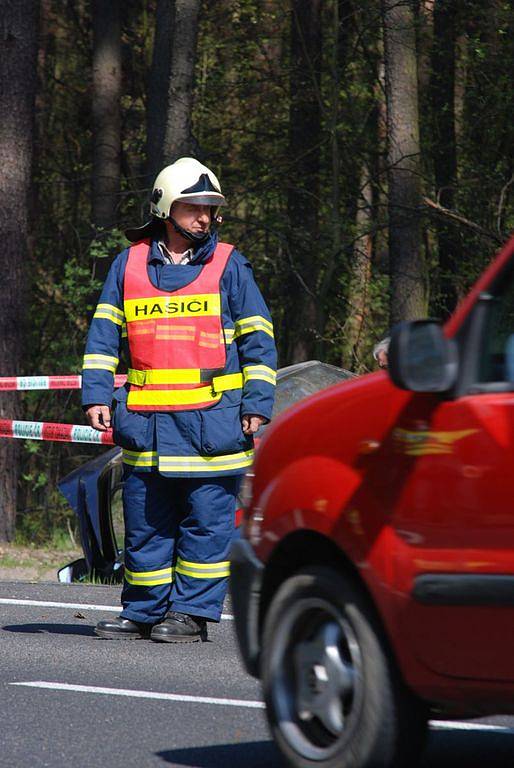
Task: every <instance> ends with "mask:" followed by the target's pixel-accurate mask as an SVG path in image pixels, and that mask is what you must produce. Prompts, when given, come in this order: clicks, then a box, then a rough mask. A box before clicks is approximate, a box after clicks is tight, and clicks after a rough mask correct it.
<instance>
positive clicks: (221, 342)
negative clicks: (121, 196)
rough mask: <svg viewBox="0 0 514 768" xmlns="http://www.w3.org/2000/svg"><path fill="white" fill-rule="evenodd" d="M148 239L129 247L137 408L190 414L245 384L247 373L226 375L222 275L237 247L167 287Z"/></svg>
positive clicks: (128, 305)
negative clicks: (150, 266)
mask: <svg viewBox="0 0 514 768" xmlns="http://www.w3.org/2000/svg"><path fill="white" fill-rule="evenodd" d="M149 248H150V242H149V241H148V240H143V241H141V242H139V243H136V245H133V246H132V247H131V248H130V249H129V254H128V260H127V266H126V269H125V277H124V306H123V308H124V313H125V322H126V324H127V336H128V343H129V350H130V357H131V361H132V366H133V367H132V368H130V369H129V371H128V382H129V383H130V390H129V393H128V397H127V408H128V409H129V410H131V411H185V410H192V409H199V408H207V407H208V406H209V405H213V404H214V403H217V402H219V400H220V399H221V396H222V394H223V392H224V391H225V390H228V389H241V388H242V386H243V377H242V374H241V373H233V374H225V375H223V369H224V367H225V363H226V346H225V334H224V331H223V325H222V321H221V289H220V284H221V278H222V276H223V272H224V270H225V267H226V265H227V263H228V260H229V258H230V254H231V253H232V251H233V246H232V245H229V244H228V243H218V245H217V246H216V250H215V251H214V253H213V255H212V257H211V258H210V259H209V261H208V262H206V263H205V264H204V265H203V267H202V269H201V270H200V273H199V275H198V277H196V279H195V280H193V281H192V282H191V283H188V285H185V286H184V287H182V288H178V289H177V290H176V291H161V290H159V289H158V288H155V286H154V285H152V283H151V282H150V279H149V277H148V270H147V260H148V252H149Z"/></svg>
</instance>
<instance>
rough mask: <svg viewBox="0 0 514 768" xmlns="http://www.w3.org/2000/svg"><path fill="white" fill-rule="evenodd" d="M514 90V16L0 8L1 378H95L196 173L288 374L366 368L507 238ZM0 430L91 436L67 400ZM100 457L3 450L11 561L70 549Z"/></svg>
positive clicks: (375, 2) (1, 504) (0, 510)
mask: <svg viewBox="0 0 514 768" xmlns="http://www.w3.org/2000/svg"><path fill="white" fill-rule="evenodd" d="M513 72H514V14H513V3H512V2H510V1H509V2H504V1H502V0H480V2H478V0H477V1H475V0H417V1H415V2H411V1H410V0H400V1H399V2H398V1H397V2H395V1H394V0H382V2H379V0H359V2H356V1H355V0H203V1H202V0H149V1H148V2H142V1H141V0H125V2H121V0H91V2H86V0H41V2H37V0H0V107H1V114H2V118H1V120H0V168H1V171H0V236H1V241H2V250H1V253H0V269H1V274H2V290H3V295H2V313H1V314H0V376H13V375H23V374H27V375H31V374H58V373H79V372H80V370H81V362H82V354H83V349H84V343H85V336H86V332H87V325H88V319H89V318H90V316H91V312H92V309H93V307H94V304H95V301H96V299H97V297H98V293H99V289H100V286H101V282H102V279H103V277H104V276H105V274H106V271H107V269H108V266H109V263H110V260H111V259H112V257H113V256H114V255H115V254H116V253H117V252H118V251H119V250H121V249H123V248H124V247H125V246H126V245H127V242H126V240H125V238H124V236H123V228H124V226H126V225H128V224H131V225H134V224H139V223H142V222H143V221H144V220H145V217H146V216H147V213H148V199H149V192H150V190H151V184H152V181H153V178H154V176H155V175H156V173H157V171H158V170H159V169H160V168H161V167H162V166H164V165H165V164H167V163H169V162H172V161H173V160H174V159H176V158H177V157H179V156H181V155H193V156H195V157H197V158H198V159H199V160H201V161H202V162H205V163H206V164H207V165H208V166H209V167H211V168H212V169H213V170H214V171H215V173H216V174H217V175H218V177H219V178H220V180H221V184H222V188H223V192H224V193H225V195H226V197H227V199H228V207H227V209H226V215H225V221H224V223H223V227H222V230H221V233H222V237H223V239H225V240H227V241H229V242H234V243H237V245H238V247H239V248H240V250H242V252H243V253H244V254H245V255H246V256H247V257H248V258H249V259H250V260H251V262H252V264H253V267H254V271H255V273H256V277H257V281H258V283H259V285H260V286H261V287H262V289H263V292H264V294H265V298H266V300H267V302H268V303H269V306H270V308H271V311H272V315H273V319H274V324H275V335H276V339H277V344H278V348H279V353H280V365H281V366H283V365H287V364H289V363H293V362H298V361H301V360H306V359H320V360H324V361H326V362H329V363H333V364H335V365H341V366H343V367H345V368H348V369H351V370H353V371H355V372H356V373H363V372H366V371H368V370H370V369H371V368H372V367H373V360H372V356H371V350H372V347H373V345H374V344H375V343H376V342H377V341H378V340H379V339H380V338H381V337H382V336H384V335H385V334H386V333H387V331H388V329H389V327H390V326H391V324H392V323H394V322H397V321H399V320H402V319H411V318H415V317H421V316H426V315H428V314H430V315H432V316H439V317H443V318H444V317H445V316H447V315H448V313H449V312H451V311H452V309H453V308H454V307H455V304H456V303H457V301H458V299H459V297H461V296H462V295H463V293H465V291H466V290H467V288H468V287H469V285H470V284H471V283H472V282H473V280H474V279H475V278H476V276H477V274H478V273H479V272H480V271H481V270H482V268H483V266H484V265H485V264H486V263H487V262H488V261H489V260H490V259H491V257H492V255H493V254H494V252H495V251H496V250H497V249H498V247H499V246H500V245H501V243H502V242H504V241H505V240H506V238H507V234H508V232H509V231H511V230H512V229H513V226H514V200H513V196H512V188H513V185H514V175H513V173H514V162H513V161H514V157H513V147H514V121H513V118H512V116H513V114H514V109H513V107H514V89H513V82H512V73H513ZM0 418H11V419H30V420H46V421H63V422H67V423H82V422H83V415H82V411H81V409H80V405H79V397H78V394H77V393H69V392H68V393H67V392H32V393H24V394H19V393H6V392H3V393H2V392H0ZM98 450H99V449H98V448H95V447H92V446H91V447H90V448H89V447H87V446H83V445H81V446H73V445H67V444H59V443H41V442H36V441H20V440H7V439H3V440H0V541H9V540H11V539H13V537H14V536H16V537H17V539H18V540H20V541H27V540H28V541H32V542H42V541H44V540H47V539H49V538H52V537H54V539H55V536H56V535H58V534H59V532H60V531H62V530H66V529H68V530H69V531H71V532H72V533H73V525H74V523H73V519H72V515H71V511H70V510H69V509H68V508H67V506H66V504H65V502H64V500H63V499H61V497H60V495H59V492H58V491H57V480H58V479H59V478H61V477H63V476H64V475H65V474H66V473H67V472H69V471H71V470H72V469H73V468H75V467H76V466H78V465H80V464H81V463H82V462H83V461H85V460H86V459H87V458H88V457H89V456H91V455H94V454H95V453H96V452H97V451H98Z"/></svg>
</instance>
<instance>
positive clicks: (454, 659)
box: [250, 239, 514, 711]
mask: <svg viewBox="0 0 514 768" xmlns="http://www.w3.org/2000/svg"><path fill="white" fill-rule="evenodd" d="M513 257H514V239H513V240H511V241H510V242H509V244H508V245H507V246H506V247H505V249H504V250H503V251H502V252H501V253H500V255H499V256H498V258H497V259H496V260H495V261H494V262H493V264H492V265H491V266H490V267H489V268H488V269H487V270H486V272H485V273H484V275H483V276H482V277H481V278H480V280H479V281H478V283H477V284H476V286H475V287H474V288H473V290H472V291H471V292H470V294H469V296H468V297H467V298H466V300H465V301H464V302H463V304H462V305H461V307H460V308H459V309H458V310H457V312H456V313H455V315H454V316H453V317H452V319H451V320H450V321H449V322H448V323H447V325H446V327H445V333H446V335H448V336H454V335H455V334H457V333H458V331H459V329H460V328H462V325H463V323H464V322H465V321H466V318H467V317H468V315H469V314H470V313H471V312H472V311H473V308H474V307H475V304H476V301H477V298H478V297H479V295H480V294H481V293H482V292H483V291H486V290H487V288H488V286H490V285H491V283H492V281H493V280H494V279H495V278H496V277H497V275H498V274H500V272H501V270H502V269H503V268H504V267H505V266H506V264H507V263H508V262H509V261H510V260H511V258H513ZM254 471H255V479H254V485H253V501H252V508H251V510H250V514H251V515H255V514H257V513H258V514H259V516H260V515H262V517H263V519H262V522H261V523H260V529H261V535H260V537H259V540H258V541H257V542H254V549H255V552H256V554H257V556H258V558H259V559H260V560H261V561H262V562H263V563H264V564H265V565H266V563H267V562H268V561H269V560H270V558H271V557H272V555H273V553H274V551H275V548H276V547H277V545H278V544H279V543H280V542H282V541H283V540H284V538H285V537H287V536H288V535H289V534H293V533H295V532H297V531H299V530H303V531H315V532H317V533H318V534H321V535H322V536H323V537H326V538H327V539H329V540H330V541H331V542H333V543H335V544H336V545H337V547H338V548H339V550H340V551H341V552H342V553H343V554H344V555H345V556H346V558H347V559H348V560H349V561H350V562H351V563H352V564H353V566H354V567H355V568H356V569H357V570H358V572H359V574H360V576H361V579H362V581H363V583H364V584H365V585H366V587H367V590H368V591H369V593H370V596H371V598H372V600H373V603H374V605H375V607H376V609H377V611H378V614H379V616H380V618H381V620H382V623H383V625H384V628H385V631H386V633H387V635H388V636H389V639H390V643H391V646H392V648H393V650H394V653H395V655H396V658H397V660H398V663H399V666H400V668H401V671H402V674H403V676H404V678H405V680H406V681H407V683H408V684H409V685H410V686H411V687H412V688H413V689H414V690H416V691H417V692H418V693H419V694H420V695H422V696H424V697H426V698H427V699H431V700H437V701H447V702H450V703H453V704H455V705H456V706H458V705H459V703H460V702H462V703H464V702H465V703H466V704H468V705H469V704H470V703H471V704H472V703H473V702H476V703H477V705H484V706H485V707H487V706H489V707H495V706H496V707H498V709H499V710H500V709H502V710H503V711H506V710H509V711H511V710H512V709H513V708H514V702H513V696H512V692H513V682H514V653H513V652H512V648H513V641H514V602H513V607H508V606H506V605H505V604H503V605H498V606H495V605H476V604H475V605H469V606H467V605H459V606H457V607H456V606H454V605H434V604H428V605H427V604H423V603H422V602H420V601H417V600H415V599H413V596H412V592H413V589H414V585H415V581H416V579H417V578H419V577H420V576H423V575H426V574H445V575H449V576H452V575H456V576H461V575H463V574H464V575H466V574H482V575H498V574H500V575H503V576H512V577H514V392H501V393H500V392H498V393H494V394H484V393H481V394H477V395H473V394H467V395H464V396H462V397H457V398H455V399H446V400H445V399H443V398H441V397H439V396H437V395H430V394H419V393H413V392H407V391H404V390H400V389H398V388H397V387H395V386H394V385H393V384H392V383H391V381H390V379H389V377H388V375H387V373H385V372H377V373H374V374H369V375H366V376H362V377H360V378H357V379H354V380H352V381H350V382H344V383H342V384H338V385H336V386H334V387H331V388H329V389H327V390H324V391H322V392H320V393H319V394H317V395H314V396H312V397H310V398H308V399H306V400H304V401H302V402H300V403H299V404H297V405H296V406H294V407H293V408H291V409H290V410H288V411H287V412H285V413H284V414H282V415H281V416H280V417H279V418H278V419H277V420H276V422H274V424H273V426H272V428H271V429H270V430H269V431H268V432H267V434H266V435H265V437H264V438H263V440H262V444H261V446H260V449H259V451H258V452H257V456H256V461H255V468H254ZM513 583H514V582H513Z"/></svg>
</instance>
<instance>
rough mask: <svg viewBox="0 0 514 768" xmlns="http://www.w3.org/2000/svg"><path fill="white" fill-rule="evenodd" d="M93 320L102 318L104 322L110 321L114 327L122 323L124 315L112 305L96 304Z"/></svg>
mask: <svg viewBox="0 0 514 768" xmlns="http://www.w3.org/2000/svg"><path fill="white" fill-rule="evenodd" d="M93 317H94V318H99V317H100V318H103V319H104V320H111V321H112V322H113V323H116V325H121V324H122V323H123V318H124V314H123V311H122V310H121V309H118V307H115V306H114V304H98V305H97V307H96V311H95V314H94V315H93Z"/></svg>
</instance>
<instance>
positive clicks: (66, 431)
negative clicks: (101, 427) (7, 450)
mask: <svg viewBox="0 0 514 768" xmlns="http://www.w3.org/2000/svg"><path fill="white" fill-rule="evenodd" d="M0 437H17V438H20V439H25V440H55V441H58V442H61V443H97V444H103V445H114V441H113V439H112V431H111V430H110V429H109V430H107V431H106V432H98V430H96V429H93V427H86V426H82V425H81V424H57V423H52V422H49V421H12V420H11V419H0Z"/></svg>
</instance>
